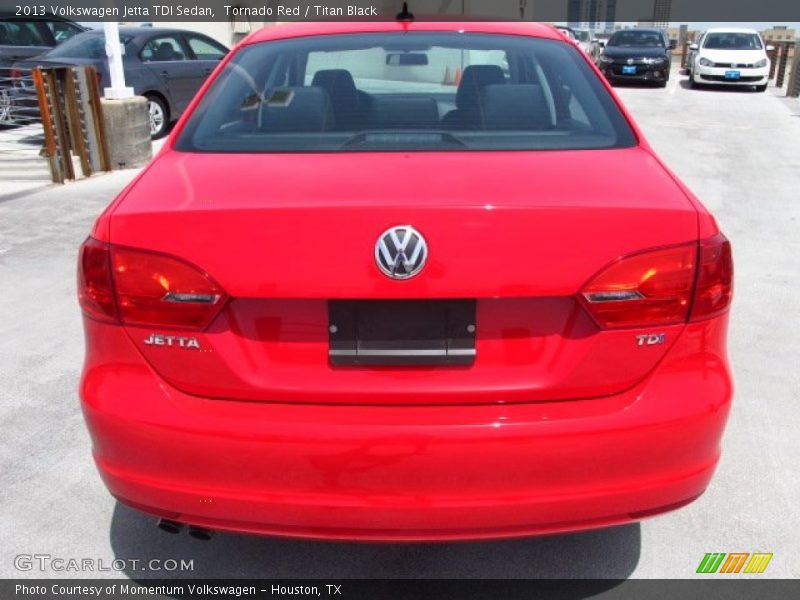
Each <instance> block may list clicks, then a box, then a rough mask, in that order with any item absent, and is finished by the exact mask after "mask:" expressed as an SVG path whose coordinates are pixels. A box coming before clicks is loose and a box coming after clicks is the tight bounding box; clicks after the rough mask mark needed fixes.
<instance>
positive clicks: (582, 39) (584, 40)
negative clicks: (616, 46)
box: [575, 29, 595, 56]
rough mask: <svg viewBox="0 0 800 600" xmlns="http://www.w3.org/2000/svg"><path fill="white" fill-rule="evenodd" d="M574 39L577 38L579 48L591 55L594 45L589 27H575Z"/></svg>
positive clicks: (593, 38) (592, 34)
mask: <svg viewBox="0 0 800 600" xmlns="http://www.w3.org/2000/svg"><path fill="white" fill-rule="evenodd" d="M575 39H576V40H577V42H578V46H579V47H580V49H581V50H583V51H584V52H586V54H588V55H590V56H591V54H592V47H593V46H594V40H595V37H594V33H592V31H591V30H590V29H576V30H575Z"/></svg>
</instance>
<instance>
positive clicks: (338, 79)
mask: <svg viewBox="0 0 800 600" xmlns="http://www.w3.org/2000/svg"><path fill="white" fill-rule="evenodd" d="M311 85H312V86H316V87H321V88H324V89H326V90H327V91H328V94H330V96H331V101H332V102H333V103H334V104H342V105H346V106H349V107H350V108H352V107H355V106H358V90H356V83H355V81H353V76H352V75H351V74H350V71H348V70H347V69H324V70H322V71H317V72H316V73H314V79H313V80H312V81H311Z"/></svg>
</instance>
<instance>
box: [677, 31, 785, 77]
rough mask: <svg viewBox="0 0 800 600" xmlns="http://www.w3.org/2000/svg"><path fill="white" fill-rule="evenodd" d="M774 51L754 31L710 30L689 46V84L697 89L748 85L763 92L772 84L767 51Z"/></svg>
mask: <svg viewBox="0 0 800 600" xmlns="http://www.w3.org/2000/svg"><path fill="white" fill-rule="evenodd" d="M771 49H772V47H771V46H766V45H765V44H764V40H763V39H761V35H760V34H759V33H758V32H757V31H755V30H754V29H709V30H708V31H706V32H705V34H704V35H703V36H702V37H701V39H700V40H699V41H698V43H697V44H692V46H690V50H692V51H693V56H692V59H691V64H689V65H688V70H689V81H690V83H691V85H692V87H694V88H697V87H700V86H701V85H703V84H709V85H749V86H754V87H755V89H756V90H757V91H759V92H763V91H764V90H766V89H767V82H768V81H769V66H770V60H769V56H767V51H768V50H771Z"/></svg>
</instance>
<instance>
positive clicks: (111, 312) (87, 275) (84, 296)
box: [78, 238, 117, 322]
mask: <svg viewBox="0 0 800 600" xmlns="http://www.w3.org/2000/svg"><path fill="white" fill-rule="evenodd" d="M78 301H79V302H80V305H81V308H82V309H83V312H84V313H85V314H86V315H87V316H89V317H92V318H93V319H97V320H99V321H112V322H116V321H117V307H116V303H115V302H114V288H113V286H112V284H111V256H110V253H109V246H108V244H106V243H104V242H99V241H97V240H96V239H94V238H87V239H86V241H85V242H83V245H82V246H81V249H80V252H79V254H78Z"/></svg>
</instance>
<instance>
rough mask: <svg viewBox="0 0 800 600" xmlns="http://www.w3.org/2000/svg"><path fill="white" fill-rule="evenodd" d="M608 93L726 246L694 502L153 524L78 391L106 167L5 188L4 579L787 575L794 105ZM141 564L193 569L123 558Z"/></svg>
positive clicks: (793, 497)
mask: <svg viewBox="0 0 800 600" xmlns="http://www.w3.org/2000/svg"><path fill="white" fill-rule="evenodd" d="M618 92H619V94H620V96H621V97H622V99H623V101H624V102H625V103H626V104H627V105H628V107H629V108H630V109H631V110H632V112H633V114H634V117H635V118H636V119H637V121H638V122H639V123H640V124H641V125H642V126H643V128H644V130H645V133H646V135H647V136H648V139H649V140H650V141H651V143H652V144H653V145H654V146H655V148H656V150H657V151H658V152H659V153H660V154H661V156H662V157H663V158H664V159H665V160H666V162H667V163H668V164H669V165H670V167H671V168H672V169H673V170H674V171H676V172H677V174H678V175H679V176H680V177H681V178H682V179H683V181H684V182H686V183H687V184H688V185H689V187H690V188H691V189H692V190H694V192H695V193H696V194H697V195H698V196H699V197H700V198H701V199H702V200H703V202H704V203H705V204H706V205H707V206H708V207H709V208H710V209H711V210H712V211H713V212H714V214H715V215H716V217H717V219H718V221H719V223H720V225H721V227H722V229H723V230H724V231H725V233H726V234H727V235H728V237H729V238H730V239H731V241H732V243H733V247H734V253H735V261H736V293H735V301H734V305H733V314H732V320H731V330H730V354H731V361H732V365H733V368H734V372H735V380H736V396H735V404H734V408H733V412H732V416H731V420H730V422H729V426H728V429H727V433H726V436H725V442H724V452H723V457H722V461H721V463H720V466H719V469H718V471H717V474H716V476H715V478H714V479H713V481H712V483H711V486H710V488H709V489H708V491H707V492H706V493H705V494H704V495H703V496H702V497H701V498H700V499H699V500H697V501H696V502H694V503H693V504H691V505H690V506H688V507H686V508H683V509H681V510H679V511H677V512H673V513H670V514H668V515H664V516H659V517H656V518H653V519H649V520H646V521H644V522H642V523H641V524H633V525H626V526H623V527H615V528H610V529H604V530H598V531H590V532H585V533H578V534H571V535H558V536H549V537H541V538H532V539H523V540H513V541H498V542H480V543H463V542H462V543H445V544H385V545H384V544H350V543H325V542H313V541H294V540H284V539H270V538H260V537H253V536H240V535H229V534H217V535H215V536H214V538H213V539H212V540H211V541H209V542H201V541H197V540H194V539H192V538H190V537H189V536H187V535H186V534H185V533H184V534H182V535H178V536H172V535H168V534H165V533H163V532H161V531H160V530H158V529H157V528H156V526H155V520H154V519H152V518H150V517H147V516H144V515H141V514H139V513H137V512H135V511H133V510H131V509H128V508H125V507H123V506H121V505H118V504H117V503H116V502H115V501H114V500H113V499H112V498H111V496H109V494H108V493H107V492H106V490H105V488H104V486H103V484H102V483H101V481H100V478H99V477H98V475H97V473H96V471H95V469H94V465H93V463H92V460H91V450H90V448H91V444H90V440H89V436H88V434H87V431H86V429H85V427H84V424H83V420H82V417H81V413H80V409H79V405H78V398H77V391H76V390H77V385H78V377H79V371H80V367H81V362H82V357H83V338H82V331H81V320H80V314H79V309H78V306H77V302H76V299H75V259H76V251H77V248H78V246H79V244H80V243H81V241H82V240H83V239H84V237H85V236H86V235H87V233H88V231H89V228H90V226H91V224H92V221H93V219H94V218H95V216H96V215H97V214H98V213H99V212H100V211H101V210H102V209H103V207H104V206H105V205H106V204H107V203H108V202H109V201H110V200H111V199H112V198H113V197H114V195H115V194H116V193H117V192H118V191H119V190H121V189H122V188H123V187H124V186H125V184H127V183H128V181H130V180H131V179H132V178H133V177H134V175H135V171H120V172H116V173H113V174H108V175H101V176H96V177H93V178H91V179H89V180H85V181H81V182H78V183H73V184H67V185H64V186H49V187H47V188H46V189H43V190H39V191H32V192H30V193H26V194H24V195H19V194H17V193H14V194H6V193H4V192H5V190H3V189H2V187H0V314H2V319H0V432H2V433H0V514H2V519H0V577H41V576H45V577H59V576H65V577H94V576H96V577H109V576H117V575H120V574H121V575H123V576H128V577H131V578H134V579H139V578H146V577H159V576H162V577H163V576H168V577H173V576H174V577H180V576H192V577H215V576H219V577H223V576H235V577H259V578H300V577H320V578H348V577H390V578H391V577H401V578H403V577H490V578H491V577H499V578H504V577H516V578H541V577H547V578H580V577H592V578H628V577H634V578H661V577H664V578H691V577H695V576H697V575H695V569H696V568H697V565H698V563H699V562H700V560H701V559H702V557H703V555H704V554H705V553H706V552H771V553H773V554H774V557H773V559H772V561H771V563H770V564H769V567H768V570H767V572H766V574H765V575H769V576H771V577H798V576H800V535H798V533H799V532H800V509H799V508H798V498H800V477H798V474H797V465H798V456H800V435H798V432H800V397H798V390H799V389H800V385H799V384H800V381H799V380H800V375H799V373H800V369H798V368H797V364H798V356H800V322H798V321H799V319H798V314H800V313H799V311H798V308H797V302H798V300H797V299H798V297H800V258H799V257H800V235H798V226H800V223H798V219H800V189H799V188H800V102H798V101H797V100H788V99H785V98H781V97H778V96H777V94H776V93H775V92H773V91H768V92H767V93H763V94H759V93H753V92H749V91H733V90H703V91H695V90H690V89H688V86H687V84H686V81H685V78H683V77H679V76H674V77H673V80H672V81H671V82H670V84H669V86H668V87H667V88H666V89H658V88H642V87H624V88H619V89H618ZM632 176H634V174H632ZM0 186H2V183H0ZM687 443H689V440H687ZM34 554H40V555H50V556H51V557H54V558H59V557H60V558H66V559H68V558H78V559H83V558H90V559H93V560H94V561H95V565H96V567H95V568H96V569H97V568H100V566H101V565H106V566H108V565H111V564H112V561H114V560H115V559H117V560H124V561H126V563H125V565H124V567H123V568H122V570H121V572H119V573H118V572H115V571H114V570H108V571H97V570H95V571H84V572H77V571H58V570H54V569H52V568H49V569H45V570H44V571H40V569H39V567H38V564H39V563H38V562H36V561H34V562H33V563H32V569H31V570H20V569H19V568H18V567H22V568H23V569H24V568H25V566H26V565H27V564H31V563H29V562H26V561H25V560H24V559H23V560H22V562H20V559H19V558H16V559H15V557H18V556H20V555H23V556H25V555H34ZM152 558H157V559H176V560H178V561H180V560H181V559H183V560H188V561H193V569H192V570H189V571H183V572H180V571H177V572H174V571H164V570H161V571H155V570H142V567H141V563H134V562H132V561H134V560H139V561H143V562H146V561H149V560H150V559H152ZM101 561H102V562H101ZM117 564H118V565H119V564H121V563H117ZM165 564H170V565H171V563H165ZM739 576H741V577H747V576H745V575H739ZM705 577H708V576H705ZM756 577H757V576H756Z"/></svg>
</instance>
